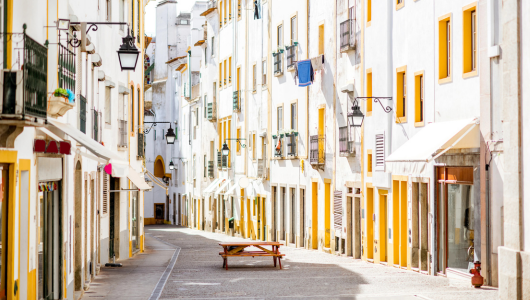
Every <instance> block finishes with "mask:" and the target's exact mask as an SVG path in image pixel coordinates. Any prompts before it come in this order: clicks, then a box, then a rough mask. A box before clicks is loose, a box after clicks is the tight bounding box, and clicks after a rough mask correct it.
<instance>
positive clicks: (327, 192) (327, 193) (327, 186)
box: [324, 179, 331, 248]
mask: <svg viewBox="0 0 530 300" xmlns="http://www.w3.org/2000/svg"><path fill="white" fill-rule="evenodd" d="M328 180H329V179H325V182H324V200H325V202H324V206H325V208H324V225H325V230H326V232H325V239H324V241H325V247H326V248H330V247H331V232H330V231H331V181H328Z"/></svg>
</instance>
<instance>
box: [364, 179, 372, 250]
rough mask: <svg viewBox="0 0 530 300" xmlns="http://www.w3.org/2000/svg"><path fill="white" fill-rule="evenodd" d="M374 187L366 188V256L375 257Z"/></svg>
mask: <svg viewBox="0 0 530 300" xmlns="http://www.w3.org/2000/svg"><path fill="white" fill-rule="evenodd" d="M373 214H374V189H373V188H367V189H366V215H365V217H366V258H368V259H373V258H374V220H373Z"/></svg>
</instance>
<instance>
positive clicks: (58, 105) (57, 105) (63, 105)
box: [48, 96, 75, 118]
mask: <svg viewBox="0 0 530 300" xmlns="http://www.w3.org/2000/svg"><path fill="white" fill-rule="evenodd" d="M74 106H75V104H74V103H70V102H68V99H66V98H63V97H55V96H52V97H50V100H48V115H50V116H52V117H55V118H57V117H62V116H64V114H65V113H66V112H67V111H69V110H70V109H72V108H74Z"/></svg>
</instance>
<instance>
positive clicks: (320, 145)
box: [309, 135, 326, 169]
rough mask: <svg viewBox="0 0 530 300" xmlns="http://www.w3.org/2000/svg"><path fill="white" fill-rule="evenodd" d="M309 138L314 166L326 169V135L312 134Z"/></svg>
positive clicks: (310, 159) (311, 161)
mask: <svg viewBox="0 0 530 300" xmlns="http://www.w3.org/2000/svg"><path fill="white" fill-rule="evenodd" d="M309 140H310V152H309V154H310V155H309V162H310V163H311V165H312V166H313V167H314V168H317V169H324V165H325V163H326V153H325V149H326V147H325V145H326V144H325V135H312V136H311V137H310V138H309Z"/></svg>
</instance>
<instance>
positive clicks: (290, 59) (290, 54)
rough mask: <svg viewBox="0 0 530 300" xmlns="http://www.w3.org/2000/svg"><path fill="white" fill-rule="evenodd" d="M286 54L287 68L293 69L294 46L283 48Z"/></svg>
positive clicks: (294, 60) (294, 61) (294, 58)
mask: <svg viewBox="0 0 530 300" xmlns="http://www.w3.org/2000/svg"><path fill="white" fill-rule="evenodd" d="M285 50H286V52H287V68H290V67H293V66H294V64H295V63H296V46H295V45H292V46H285Z"/></svg>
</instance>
